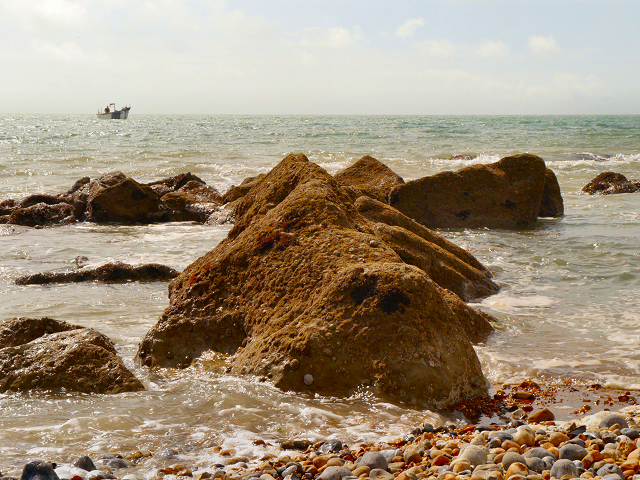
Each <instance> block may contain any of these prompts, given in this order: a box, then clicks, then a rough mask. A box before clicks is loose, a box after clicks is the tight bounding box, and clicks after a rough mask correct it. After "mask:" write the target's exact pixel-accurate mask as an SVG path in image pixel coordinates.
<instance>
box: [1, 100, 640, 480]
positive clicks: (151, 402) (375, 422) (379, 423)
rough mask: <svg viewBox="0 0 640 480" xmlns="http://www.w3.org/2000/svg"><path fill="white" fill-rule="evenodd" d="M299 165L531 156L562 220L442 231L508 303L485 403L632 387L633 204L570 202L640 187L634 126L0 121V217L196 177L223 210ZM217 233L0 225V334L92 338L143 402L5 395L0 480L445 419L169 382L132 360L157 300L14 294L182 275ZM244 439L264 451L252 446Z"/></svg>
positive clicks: (204, 376) (376, 401)
mask: <svg viewBox="0 0 640 480" xmlns="http://www.w3.org/2000/svg"><path fill="white" fill-rule="evenodd" d="M293 152H303V153H305V154H306V155H307V156H308V157H309V159H310V160H312V161H314V162H316V163H318V164H319V165H320V166H322V167H323V168H325V169H326V170H327V171H328V172H329V173H336V172H338V171H340V170H341V169H343V168H345V167H347V166H349V165H351V164H352V163H354V162H355V161H357V160H358V159H359V158H360V157H362V156H363V155H372V156H374V157H376V158H377V159H378V160H380V161H382V162H383V163H385V164H387V165H388V166H389V167H390V168H391V169H393V170H394V171H395V172H397V173H398V174H400V175H401V176H402V177H403V178H405V180H410V179H414V178H419V177H422V176H426V175H432V174H434V173H437V172H441V171H445V170H455V169H459V168H462V167H464V166H467V165H471V164H475V163H491V162H495V161H497V160H498V159H500V158H501V157H503V156H506V155H509V154H515V153H523V152H529V153H533V154H536V155H539V156H541V157H542V158H543V159H544V160H545V162H546V164H547V166H548V167H550V168H551V169H552V170H553V171H554V172H555V173H556V175H557V177H558V180H559V183H560V187H561V189H562V195H563V198H564V202H565V216H564V217H562V218H558V219H542V220H540V221H538V222H537V223H536V224H535V225H534V226H532V227H531V228H529V229H526V230H515V231H514V230H488V229H475V230H474V229H458V230H444V231H440V232H439V233H440V234H442V235H443V236H445V237H446V238H448V239H450V240H452V241H453V242H455V243H457V244H458V245H461V246H462V247H464V248H466V249H467V250H469V251H470V252H472V253H473V254H474V255H475V256H476V257H477V258H478V259H479V260H480V261H481V262H483V263H484V264H485V265H487V266H488V267H489V268H490V269H491V271H492V272H493V273H494V276H495V281H496V282H497V283H498V284H499V285H500V286H501V287H502V289H501V291H500V292H499V293H498V294H496V295H494V296H492V297H489V298H486V299H482V300H478V303H477V304H474V306H476V307H477V308H480V309H482V310H485V311H487V312H489V313H491V314H492V315H494V316H495V317H496V318H497V319H498V320H499V324H498V325H497V327H496V332H495V333H494V334H493V335H492V336H491V337H490V338H489V339H488V340H487V341H486V342H485V343H483V344H480V345H478V346H477V347H476V350H477V352H478V355H479V358H480V360H481V363H482V367H483V371H484V373H485V375H486V377H487V378H488V380H489V381H490V382H491V383H492V384H493V385H500V384H502V383H506V382H518V381H521V380H523V379H525V378H531V379H534V380H535V379H537V380H540V381H553V380H555V379H574V380H578V381H587V382H597V383H600V384H603V385H608V386H611V387H616V388H623V389H630V390H637V389H640V376H639V369H640V341H639V340H640V333H638V331H639V330H638V325H639V324H640V313H639V312H640V249H639V248H638V245H640V193H638V194H623V195H612V196H589V195H584V194H581V193H580V190H581V188H582V187H583V186H584V185H585V184H586V183H588V182H589V181H590V180H591V179H592V178H593V177H595V176H596V175H597V174H598V173H600V172H603V171H609V170H613V171H616V172H620V173H622V174H624V175H625V176H627V177H628V178H640V116H566V117H565V116H548V117H547V116H523V117H517V116H510V117H500V116H490V117H480V116H472V117H463V116H446V117H437V116H426V117H387V116H362V117H361V116H352V117H351V116H336V117H333V116H310V117H304V116H253V117H245V116H162V115H136V114H135V109H134V110H132V113H131V116H130V118H129V119H128V120H126V121H115V120H114V121H104V120H101V121H99V120H97V119H95V118H94V116H90V115H77V116H68V117H63V118H61V117H60V116H47V115H10V116H9V115H4V116H3V115H0V201H2V200H4V199H7V198H21V197H24V196H26V195H29V194H36V193H62V192H64V191H66V190H68V189H69V188H70V187H71V185H73V183H74V182H75V181H76V180H77V179H79V178H81V177H84V176H89V177H92V178H94V177H97V176H99V175H101V174H104V173H107V172H111V171H114V170H120V171H122V172H124V173H125V174H127V175H128V176H131V177H133V178H135V179H136V180H138V181H141V182H148V181H152V180H158V179H162V178H166V177H169V176H173V175H176V174H179V173H183V172H187V171H189V172H192V173H193V174H195V175H197V176H199V177H200V178H202V179H203V180H204V181H206V182H207V184H209V185H211V186H214V187H216V188H217V189H218V190H219V191H220V192H225V191H226V190H227V189H228V188H229V187H230V186H231V185H234V184H236V185H237V184H239V183H240V182H241V181H242V180H243V179H244V178H246V177H248V176H253V175H256V174H258V173H264V172H267V171H269V170H270V169H271V168H272V167H273V166H275V165H276V164H277V163H278V162H279V161H280V160H282V158H284V157H285V156H286V155H287V154H289V153H293ZM457 155H466V156H465V157H456V158H453V157H454V156H457ZM229 228H230V226H217V227H204V226H201V225H195V224H189V223H170V224H161V225H148V226H115V225H109V226H105V225H94V224H88V223H80V224H76V225H72V226H66V227H57V228H49V229H18V230H16V231H10V230H8V229H6V228H2V226H0V321H5V320H7V319H11V318H13V317H19V316H30V317H41V316H49V317H53V318H56V319H59V320H64V321H67V322H70V323H75V324H80V325H84V326H87V327H92V328H95V329H97V330H99V331H101V332H103V333H105V334H106V335H108V336H109V337H110V338H111V339H112V340H113V341H114V342H115V344H116V346H117V348H118V351H119V353H120V355H121V356H122V357H123V358H124V360H125V362H126V364H127V365H128V367H130V368H131V369H132V370H133V372H134V373H135V374H136V375H137V376H138V377H139V378H140V379H141V380H142V382H143V383H144V384H145V387H146V388H147V390H146V391H145V392H142V393H131V394H122V395H112V396H105V395H77V394H69V393H59V394H45V393H32V394H4V395H0V471H2V473H5V474H6V473H13V474H16V475H17V474H19V472H20V470H21V467H22V465H24V463H25V462H26V461H28V460H29V459H33V458H45V459H49V460H53V461H57V462H65V461H71V460H73V459H74V458H75V457H77V456H78V455H80V454H85V453H94V454H107V453H109V454H114V453H122V454H129V453H131V452H134V451H138V450H149V451H151V452H157V451H158V450H160V449H163V448H175V449H178V450H179V451H180V452H181V453H180V455H181V456H180V461H181V462H184V463H189V464H191V465H193V466H195V467H197V466H209V465H211V464H213V463H216V462H220V461H223V460H224V457H223V456H222V455H221V452H220V448H222V449H223V450H227V451H228V452H229V453H231V454H232V455H233V456H247V457H248V458H249V460H250V461H252V462H257V461H258V460H259V458H260V457H261V456H263V455H265V454H266V453H269V452H277V448H276V447H275V445H277V442H278V440H282V439H285V438H292V437H298V438H309V439H312V440H319V439H325V438H338V439H341V440H343V441H347V442H353V443H354V444H355V443H359V442H362V441H381V440H384V439H388V438H395V437H397V436H401V435H403V434H405V433H407V432H408V431H410V430H412V429H413V428H414V427H415V426H416V425H417V424H419V423H421V422H422V421H424V420H427V421H434V422H438V421H442V419H443V417H442V416H441V415H440V414H439V413H437V412H429V411H422V410H414V409H411V408H408V407H404V406H398V405H393V404H390V403H388V402H386V401H385V400H383V399H380V398H377V397H376V396H375V395H374V394H373V393H371V392H369V391H366V390H363V391H360V392H358V393H357V394H354V395H353V396H352V397H351V398H347V399H339V398H331V397H322V396H306V395H302V394H295V393H291V392H282V391H280V390H277V389H275V388H274V387H273V386H271V385H270V384H268V383H260V382H258V381H257V380H256V379H254V378H251V377H235V376H229V375H227V374H225V373H223V371H224V370H223V368H222V367H223V366H224V358H222V357H220V356H217V355H213V354H212V355H209V356H207V357H206V358H203V359H201V360H200V361H198V362H196V363H195V364H194V365H193V366H192V367H190V368H188V369H186V370H181V371H173V370H166V371H160V372H154V373H152V372H149V371H148V370H147V369H145V368H141V367H140V366H138V365H136V364H135V363H134V361H133V357H134V354H135V352H136V349H137V344H138V342H139V341H140V339H141V338H142V337H143V336H144V334H145V333H146V332H147V330H148V329H149V328H151V326H152V325H154V324H155V322H156V320H157V318H158V316H159V314H160V313H161V312H162V311H163V310H164V308H165V307H166V306H167V305H168V299H167V283H163V282H159V283H142V284H139V283H127V284H119V285H102V284H94V283H89V284H77V285H48V286H16V285H15V284H14V281H15V279H16V278H17V277H19V276H21V275H25V274H31V273H37V272H43V271H64V270H67V269H71V268H74V265H73V263H72V261H73V260H74V259H75V257H76V256H79V255H84V256H86V257H88V259H89V265H92V266H98V265H101V264H103V263H105V262H108V261H122V262H127V263H133V264H139V263H149V262H158V263H163V264H166V265H169V266H171V267H174V268H176V269H179V270H180V269H183V268H184V267H186V266H187V265H189V264H190V263H191V262H193V261H194V260H195V259H196V258H198V257H199V256H201V255H203V254H204V253H206V252H207V251H209V250H211V249H212V248H214V247H215V245H216V244H217V243H218V242H219V241H221V240H222V239H223V238H224V237H225V236H226V234H227V232H228V230H229ZM557 408H558V409H559V410H560V413H562V409H561V407H557ZM566 414H567V415H568V413H566ZM454 420H455V417H454ZM256 439H262V440H265V441H266V442H267V443H268V444H270V445H271V446H269V445H267V446H266V447H256V446H255V445H253V444H252V442H253V441H254V440H256ZM96 458H97V457H96ZM154 462H155V463H154ZM161 462H162V461H161V460H159V459H151V460H147V461H142V462H141V463H140V465H139V467H138V470H139V472H140V474H141V475H143V476H145V475H147V474H146V473H144V472H150V471H151V470H152V469H153V468H154V467H155V466H157V465H160V464H161ZM168 463H176V461H175V460H174V461H171V462H168Z"/></svg>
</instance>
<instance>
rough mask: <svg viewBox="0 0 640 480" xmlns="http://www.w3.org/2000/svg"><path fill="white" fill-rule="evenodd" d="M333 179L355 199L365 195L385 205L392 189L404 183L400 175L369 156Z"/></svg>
mask: <svg viewBox="0 0 640 480" xmlns="http://www.w3.org/2000/svg"><path fill="white" fill-rule="evenodd" d="M333 178H335V179H336V180H337V181H338V182H340V183H341V184H343V185H345V186H347V187H350V188H351V189H353V192H354V196H355V197H356V198H357V197H359V196H360V195H366V196H368V197H371V198H374V199H375V200H378V201H380V202H383V203H387V201H388V199H389V193H390V192H391V189H392V188H393V187H395V186H396V185H402V184H403V183H404V180H403V179H402V177H401V176H400V175H397V174H396V173H394V172H393V171H392V170H391V169H390V168H389V167H387V166H386V165H384V164H383V163H381V162H379V161H378V160H376V159H375V158H373V157H370V156H369V155H365V156H364V157H362V158H361V159H360V160H358V161H357V162H356V163H354V164H353V165H351V166H350V167H348V168H346V169H344V170H342V171H341V172H338V173H337V174H335V175H334V177H333ZM354 200H355V199H354Z"/></svg>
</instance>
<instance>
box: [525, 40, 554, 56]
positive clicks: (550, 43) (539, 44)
mask: <svg viewBox="0 0 640 480" xmlns="http://www.w3.org/2000/svg"><path fill="white" fill-rule="evenodd" d="M529 48H530V49H531V51H532V52H533V53H534V54H536V55H539V56H541V57H544V56H547V55H550V54H553V53H555V52H558V51H560V49H559V48H558V45H556V40H555V38H553V35H549V36H548V37H536V36H533V37H529Z"/></svg>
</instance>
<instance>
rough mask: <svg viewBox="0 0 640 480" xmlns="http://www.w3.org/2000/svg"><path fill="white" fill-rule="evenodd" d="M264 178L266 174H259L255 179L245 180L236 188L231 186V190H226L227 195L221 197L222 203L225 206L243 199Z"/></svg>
mask: <svg viewBox="0 0 640 480" xmlns="http://www.w3.org/2000/svg"><path fill="white" fill-rule="evenodd" d="M265 176H266V174H264V173H261V174H259V175H256V176H255V177H248V178H245V179H244V180H243V181H242V183H241V184H240V185H238V186H235V185H232V186H231V188H229V190H227V193H225V194H224V195H223V197H222V203H223V204H224V205H226V204H227V203H231V202H233V201H235V200H238V199H240V198H242V197H244V196H245V195H246V194H247V193H249V191H250V190H251V189H252V188H253V187H254V186H256V185H257V184H259V183H260V182H261V181H262V179H263V178H264V177H265Z"/></svg>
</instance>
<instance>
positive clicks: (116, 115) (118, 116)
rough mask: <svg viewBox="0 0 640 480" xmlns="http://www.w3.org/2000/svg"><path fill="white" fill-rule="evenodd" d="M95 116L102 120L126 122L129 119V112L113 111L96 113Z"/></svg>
mask: <svg viewBox="0 0 640 480" xmlns="http://www.w3.org/2000/svg"><path fill="white" fill-rule="evenodd" d="M96 115H98V118H102V119H115V120H126V119H127V118H129V110H128V109H127V110H114V111H113V112H107V113H97V114H96Z"/></svg>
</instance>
